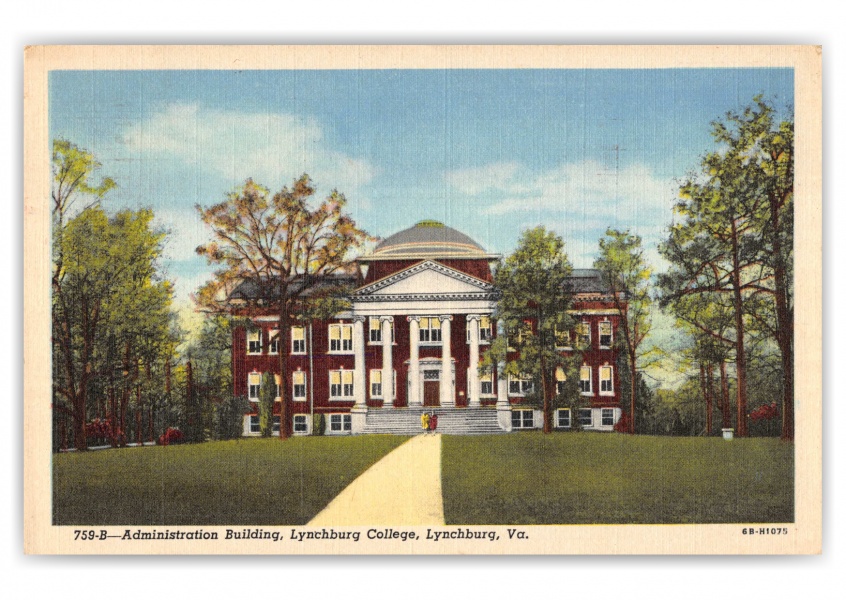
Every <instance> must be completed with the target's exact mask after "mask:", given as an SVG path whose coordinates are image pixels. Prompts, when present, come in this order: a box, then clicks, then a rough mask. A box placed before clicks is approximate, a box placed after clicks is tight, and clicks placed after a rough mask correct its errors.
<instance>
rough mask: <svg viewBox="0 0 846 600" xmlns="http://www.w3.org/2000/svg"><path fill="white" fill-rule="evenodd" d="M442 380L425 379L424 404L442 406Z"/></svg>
mask: <svg viewBox="0 0 846 600" xmlns="http://www.w3.org/2000/svg"><path fill="white" fill-rule="evenodd" d="M440 400H441V382H440V381H424V382H423V406H440V404H441V402H440Z"/></svg>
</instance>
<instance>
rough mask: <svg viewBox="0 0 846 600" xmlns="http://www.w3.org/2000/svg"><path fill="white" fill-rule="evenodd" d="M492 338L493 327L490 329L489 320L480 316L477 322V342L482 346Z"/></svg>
mask: <svg viewBox="0 0 846 600" xmlns="http://www.w3.org/2000/svg"><path fill="white" fill-rule="evenodd" d="M492 337H493V327H491V318H490V317H485V316H482V318H481V320H480V321H479V342H480V343H482V344H489V343H490V342H491V338H492Z"/></svg>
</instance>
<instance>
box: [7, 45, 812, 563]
mask: <svg viewBox="0 0 846 600" xmlns="http://www.w3.org/2000/svg"><path fill="white" fill-rule="evenodd" d="M24 91H25V98H26V100H25V130H24V132H25V148H24V150H25V168H26V173H25V199H24V202H25V212H24V214H25V234H24V240H25V265H24V273H25V303H24V306H25V315H24V316H25V336H24V340H25V347H24V364H25V374H24V393H25V397H24V402H25V433H24V440H25V449H24V459H25V465H24V477H25V482H24V485H25V490H24V492H25V532H24V534H25V551H26V552H27V553H32V554H297V555H302V554H813V553H818V552H820V551H821V546H822V541H821V539H822V507H821V504H822V496H821V489H822V481H821V474H822V468H821V465H822V455H821V452H822V444H821V431H822V427H821V418H822V383H821V370H822V366H821V365H822V363H821V325H822V323H821V319H822V311H821V290H822V283H821V264H822V257H821V250H820V248H821V207H822V201H821V195H822V185H821V165H822V154H821V152H822V150H821V148H822V146H821V131H822V124H821V114H822V111H821V58H820V49H819V48H818V47H811V46H737V47H731V46H728V47H717V46H714V47H697V46H689V47H673V46H655V47H627V46H604V47H599V46H595V47H594V46H585V47H578V46H572V47H568V46H536V47H531V46H337V47H333V46H320V47H308V46H288V47H285V46H278V47H261V46H251V47H247V46H207V47H203V46H194V47H175V46H173V47H168V46H131V47H130V46H125V47H121V46H114V47H112V46H87V47H86V46H75V47H59V46H52V47H51V46H38V47H30V48H27V49H26V55H25V90H24ZM46 365H49V368H48V369H45V366H46ZM45 372H47V373H49V376H45Z"/></svg>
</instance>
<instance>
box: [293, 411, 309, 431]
mask: <svg viewBox="0 0 846 600" xmlns="http://www.w3.org/2000/svg"><path fill="white" fill-rule="evenodd" d="M298 421H299V422H298ZM292 425H293V429H294V435H305V434H307V433H308V415H306V414H295V415H294V418H293V420H292ZM298 428H300V429H298Z"/></svg>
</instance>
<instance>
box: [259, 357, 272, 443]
mask: <svg viewBox="0 0 846 600" xmlns="http://www.w3.org/2000/svg"><path fill="white" fill-rule="evenodd" d="M275 399H276V379H275V378H274V376H273V373H271V372H269V371H268V372H265V373H262V376H261V387H259V427H260V428H261V435H262V437H270V435H271V434H272V433H273V401H274V400H275Z"/></svg>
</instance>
